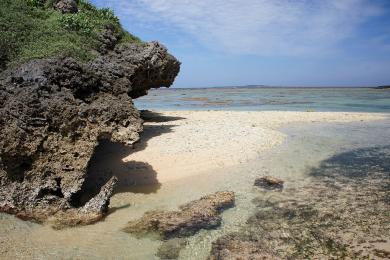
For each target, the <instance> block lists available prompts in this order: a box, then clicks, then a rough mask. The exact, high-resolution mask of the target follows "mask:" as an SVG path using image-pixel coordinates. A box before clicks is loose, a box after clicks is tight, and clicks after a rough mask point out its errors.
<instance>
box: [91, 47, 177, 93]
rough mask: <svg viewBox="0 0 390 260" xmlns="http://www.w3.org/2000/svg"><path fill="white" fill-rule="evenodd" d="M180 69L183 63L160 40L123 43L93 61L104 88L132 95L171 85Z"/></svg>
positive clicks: (93, 69) (94, 69) (92, 67)
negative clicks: (144, 42) (146, 42)
mask: <svg viewBox="0 0 390 260" xmlns="http://www.w3.org/2000/svg"><path fill="white" fill-rule="evenodd" d="M179 69H180V63H179V62H178V61H177V60H176V59H175V58H174V57H173V56H172V55H170V54H169V53H168V52H167V49H166V48H165V47H164V46H163V45H161V44H160V43H158V42H151V43H148V44H123V45H120V46H118V47H116V48H115V49H114V51H112V52H109V53H108V54H107V55H103V56H101V57H99V58H98V59H96V60H95V61H94V62H93V63H91V64H90V70H91V71H95V72H96V73H97V74H98V75H99V76H100V78H101V79H102V85H103V88H107V89H109V91H111V92H114V93H127V94H128V95H129V96H131V97H132V98H137V97H140V96H143V95H146V94H147V91H148V90H149V89H150V88H157V87H168V86H170V85H171V84H172V82H173V80H174V79H175V77H176V75H177V74H178V73H179ZM145 85H146V86H148V88H145V87H144V86H145Z"/></svg>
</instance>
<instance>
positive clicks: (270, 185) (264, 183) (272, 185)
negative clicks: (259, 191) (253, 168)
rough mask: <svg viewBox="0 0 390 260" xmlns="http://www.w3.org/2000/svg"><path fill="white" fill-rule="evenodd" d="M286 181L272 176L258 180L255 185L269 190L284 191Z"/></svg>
mask: <svg viewBox="0 0 390 260" xmlns="http://www.w3.org/2000/svg"><path fill="white" fill-rule="evenodd" d="M283 184H284V181H283V180H281V179H278V178H275V177H272V176H264V177H261V178H257V179H256V180H255V183H254V185H255V186H257V187H261V188H264V189H268V190H276V189H277V190H281V189H283Z"/></svg>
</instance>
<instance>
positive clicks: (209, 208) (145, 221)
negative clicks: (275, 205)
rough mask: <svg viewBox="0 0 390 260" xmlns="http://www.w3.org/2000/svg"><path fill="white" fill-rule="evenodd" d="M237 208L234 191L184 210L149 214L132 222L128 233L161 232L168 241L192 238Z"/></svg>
mask: <svg viewBox="0 0 390 260" xmlns="http://www.w3.org/2000/svg"><path fill="white" fill-rule="evenodd" d="M232 206H234V192H232V191H221V192H216V193H214V194H212V195H207V196H204V197H202V198H201V199H199V200H195V201H192V202H190V203H188V204H185V205H182V206H181V207H180V211H157V210H156V211H148V212H146V213H145V214H144V216H143V217H142V218H141V219H139V220H135V221H131V222H129V223H128V225H127V227H125V228H124V231H125V232H128V233H137V234H142V233H157V234H159V235H160V236H161V237H162V238H164V239H170V238H174V237H186V236H191V235H193V234H195V233H196V232H198V231H199V230H200V229H211V228H215V227H217V226H219V225H220V224H221V216H220V212H221V211H222V210H224V209H226V208H229V207H232Z"/></svg>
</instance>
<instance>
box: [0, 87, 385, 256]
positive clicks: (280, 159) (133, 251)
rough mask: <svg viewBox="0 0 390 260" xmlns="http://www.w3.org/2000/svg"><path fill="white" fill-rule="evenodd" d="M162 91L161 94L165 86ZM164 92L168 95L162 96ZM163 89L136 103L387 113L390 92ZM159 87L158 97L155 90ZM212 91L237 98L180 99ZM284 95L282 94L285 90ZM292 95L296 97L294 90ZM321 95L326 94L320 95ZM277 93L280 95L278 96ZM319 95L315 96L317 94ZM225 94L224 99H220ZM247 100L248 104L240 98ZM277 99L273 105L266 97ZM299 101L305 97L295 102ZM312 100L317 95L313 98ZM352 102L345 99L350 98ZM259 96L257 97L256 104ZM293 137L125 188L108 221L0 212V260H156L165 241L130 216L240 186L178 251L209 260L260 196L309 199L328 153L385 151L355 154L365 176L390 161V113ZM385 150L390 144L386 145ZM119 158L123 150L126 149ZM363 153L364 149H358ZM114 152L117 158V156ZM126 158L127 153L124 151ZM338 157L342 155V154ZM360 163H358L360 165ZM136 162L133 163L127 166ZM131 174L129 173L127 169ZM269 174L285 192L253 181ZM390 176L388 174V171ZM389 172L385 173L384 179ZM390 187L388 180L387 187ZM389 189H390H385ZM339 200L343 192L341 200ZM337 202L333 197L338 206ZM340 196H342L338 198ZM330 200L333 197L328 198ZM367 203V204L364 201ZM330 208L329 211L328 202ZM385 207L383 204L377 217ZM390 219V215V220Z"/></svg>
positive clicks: (293, 129) (291, 132)
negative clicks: (68, 222) (62, 220)
mask: <svg viewBox="0 0 390 260" xmlns="http://www.w3.org/2000/svg"><path fill="white" fill-rule="evenodd" d="M160 91H161V92H160ZM162 91H164V95H161V93H162ZM205 91H206V90H158V91H152V92H151V95H150V96H148V97H145V98H142V99H139V100H137V101H136V103H137V105H138V106H139V107H140V108H141V109H151V108H158V109H178V107H179V108H182V109H232V110H233V109H247V110H249V109H248V108H251V109H250V110H262V109H267V110H268V109H270V110H307V109H315V110H318V111H320V110H321V111H323V110H327V111H329V110H330V111H334V110H343V111H345V110H347V111H373V112H389V110H390V102H389V100H390V99H389V98H390V92H383V91H382V92H379V91H378V90H370V89H356V90H355V89H354V90H352V89H341V90H339V89H338V90H331V89H314V90H307V89H305V90H300V89H298V90H297V89H277V90H270V89H264V90H263V89H261V90H257V89H255V90H253V89H247V90H242V89H230V90H225V92H224V93H223V94H221V92H219V91H220V90H218V91H217V90H210V91H208V90H207V91H206V92H205ZM157 93H158V96H157ZM202 95H204V96H207V98H208V99H213V100H220V99H224V100H228V99H229V100H234V101H233V102H232V103H230V105H229V106H225V105H223V104H222V103H220V104H219V105H213V106H210V105H207V106H204V105H201V104H198V103H201V102H205V101H204V99H203V101H183V100H180V99H181V97H189V98H199V97H200V96H202ZM282 95H283V96H282ZM289 95H291V96H289ZM318 95H321V98H320V97H319V96H318ZM277 96H279V97H277ZM314 97H315V98H314ZM217 98H220V99H217ZM244 99H246V100H250V102H254V103H251V104H250V105H248V104H247V105H244V104H243V101H239V100H244ZM273 99H275V100H277V101H275V102H274V103H272V102H268V104H267V102H265V100H273ZM298 100H301V101H302V102H300V103H299V102H298ZM309 100H314V101H310V102H309ZM347 101H348V102H347ZM256 102H257V103H256ZM281 131H283V132H284V133H286V134H287V135H288V138H287V139H286V141H285V143H284V144H283V145H281V146H279V147H276V148H275V149H273V150H272V151H271V152H268V153H264V154H260V155H259V157H258V158H256V159H254V160H252V161H249V162H245V163H242V164H240V165H237V166H235V167H229V168H224V169H223V170H218V171H213V172H210V173H205V174H203V175H200V176H196V177H191V178H187V179H183V180H180V181H175V182H170V183H166V184H163V185H161V186H158V187H143V188H140V189H133V190H124V192H121V193H117V194H115V195H114V196H113V197H112V199H111V204H110V208H111V211H110V212H111V213H110V214H109V215H108V216H107V217H106V218H105V220H104V221H101V222H99V223H96V224H94V225H90V226H84V227H76V228H69V229H64V230H53V229H52V228H50V227H49V226H46V225H39V224H35V223H31V222H26V221H22V220H19V219H17V218H15V217H13V216H10V215H7V214H0V258H1V259H157V257H156V256H155V254H156V251H157V249H158V247H159V246H160V245H161V241H158V240H155V239H152V238H147V237H145V238H136V237H134V236H132V235H129V234H127V233H124V232H122V231H121V229H122V228H123V227H124V226H125V225H126V223H127V222H128V221H130V220H133V219H136V218H139V217H140V216H141V215H142V214H143V213H144V212H145V211H148V210H153V209H167V210H169V209H176V208H177V207H178V206H179V205H181V204H183V203H186V202H188V201H191V200H195V199H198V198H199V197H201V196H203V195H205V194H209V193H213V192H215V191H218V190H232V191H235V192H236V207H234V208H232V209H229V210H227V211H225V212H224V213H223V215H222V216H223V223H222V226H221V227H220V228H218V229H215V230H209V231H205V230H203V231H200V232H199V233H197V234H196V235H194V236H193V237H190V238H189V239H188V245H187V246H186V247H185V248H184V249H183V250H182V251H181V254H180V259H205V258H206V257H207V256H208V254H209V252H210V248H211V243H212V242H213V241H215V240H216V239H217V238H218V237H220V236H222V235H224V234H228V233H230V232H233V231H237V232H244V231H245V230H246V229H247V228H248V224H247V219H248V218H249V217H251V216H252V215H253V214H256V213H258V212H259V211H261V210H263V209H262V208H260V207H259V206H258V205H257V204H256V203H255V202H254V201H256V200H274V201H278V200H284V199H286V197H289V198H293V197H294V196H296V197H299V198H301V199H302V198H303V200H305V199H306V198H307V199H309V198H310V193H307V191H305V190H304V189H303V188H302V187H306V186H308V185H309V186H310V185H311V183H313V176H312V174H311V173H312V169H320V170H321V169H322V168H321V167H319V166H320V165H321V163H322V162H324V161H326V160H327V159H329V158H333V157H334V156H336V157H337V155H339V154H342V153H345V152H351V151H356V150H358V149H363V148H364V149H367V148H369V149H373V148H378V149H383V150H384V151H385V152H384V153H381V156H380V158H377V161H374V163H373V164H372V167H371V168H370V167H369V168H367V167H364V165H365V164H367V158H365V157H364V156H363V157H362V158H358V159H357V160H356V158H355V159H354V160H353V161H354V162H355V167H356V169H359V167H360V168H361V169H364V170H365V171H366V173H367V174H368V175H370V174H371V173H374V172H375V171H376V170H377V168H376V166H375V165H384V162H389V161H390V152H386V151H388V149H387V148H384V147H389V146H390V138H389V137H390V119H386V120H383V121H377V122H359V123H350V124H341V123H339V124H319V123H313V124H311V125H302V124H296V125H289V126H287V127H285V128H283V129H281ZM386 149H387V150H386ZM120 156H123V154H121V155H120ZM359 156H361V155H359ZM114 157H115V156H114ZM123 157H125V156H123ZM337 158H338V157H337ZM340 158H341V159H340V160H341V163H340V162H339V164H340V165H341V166H339V168H335V169H334V172H335V174H337V173H338V172H339V171H340V169H343V168H346V167H348V165H349V164H348V163H349V162H350V161H351V158H350V157H348V156H346V157H345V156H344V157H343V156H341V157H340ZM360 163H361V164H360ZM130 168H131V167H130ZM385 170H386V171H388V172H386V173H385V177H384V178H383V180H382V181H383V182H384V183H389V181H390V170H389V169H388V168H386V169H385ZM129 174H131V172H129ZM265 174H269V175H273V176H275V177H280V178H282V179H284V180H285V181H286V189H285V191H283V192H281V193H266V192H263V191H261V190H259V189H257V188H255V187H253V181H254V179H255V178H256V177H258V176H263V175H265ZM386 174H387V175H386ZM386 176H387V177H386ZM388 187H390V183H389V185H388ZM388 193H390V190H388ZM337 199H340V198H337ZM337 201H338V200H334V202H335V203H336V204H337ZM340 201H342V200H340ZM329 205H332V203H329ZM362 207H363V209H365V208H368V207H370V205H363V206H362ZM327 210H331V209H329V208H327ZM386 211H387V212H390V207H388V208H387V210H384V209H380V210H379V209H378V211H377V212H375V214H377V215H378V216H380V215H381V214H382V215H383V214H385V212H386ZM389 223H390V221H389ZM381 228H382V233H383V235H384V236H385V238H388V241H389V240H390V226H389V225H387V226H383V227H381Z"/></svg>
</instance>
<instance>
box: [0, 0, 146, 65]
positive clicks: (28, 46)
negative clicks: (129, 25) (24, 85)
mask: <svg viewBox="0 0 390 260" xmlns="http://www.w3.org/2000/svg"><path fill="white" fill-rule="evenodd" d="M55 2H56V1H55V0H1V1H0V70H1V69H4V68H5V67H7V66H9V65H15V64H19V63H21V62H25V61H28V60H31V59H36V58H47V57H54V56H68V57H73V58H75V59H77V60H79V61H89V60H91V59H93V58H94V57H96V55H97V54H98V50H99V47H100V46H101V44H102V43H101V40H100V39H101V35H102V33H103V32H104V29H105V27H106V26H110V27H111V28H114V32H115V36H116V37H117V38H118V40H119V43H121V42H140V40H139V39H138V38H137V37H135V36H133V35H131V34H130V33H128V32H127V31H125V30H124V29H123V28H122V26H121V24H120V22H119V19H118V18H117V17H116V16H115V15H114V13H113V12H112V11H111V10H110V9H108V8H103V9H98V8H96V7H95V6H93V5H92V4H90V3H89V2H87V1H85V0H80V1H77V2H78V12H77V13H69V14H62V13H61V12H60V11H57V10H55V9H54V8H53V6H54V4H55Z"/></svg>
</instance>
